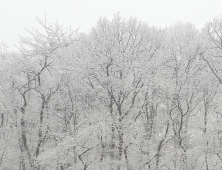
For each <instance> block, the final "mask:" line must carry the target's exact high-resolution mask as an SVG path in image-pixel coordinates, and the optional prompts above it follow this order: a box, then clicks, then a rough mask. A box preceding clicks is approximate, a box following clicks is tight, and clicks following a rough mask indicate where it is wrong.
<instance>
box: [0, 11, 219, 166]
mask: <svg viewBox="0 0 222 170" xmlns="http://www.w3.org/2000/svg"><path fill="white" fill-rule="evenodd" d="M38 22H39V24H41V26H42V28H44V31H42V32H39V31H38V30H33V31H29V33H30V36H29V37H27V38H25V37H21V39H20V40H21V41H20V42H21V46H20V48H19V49H20V52H18V53H11V52H7V51H4V48H1V51H0V52H1V56H0V57H1V58H0V60H1V62H0V79H1V80H0V82H1V83H0V168H1V169H5V170H6V169H7V170H9V169H13V170H14V169H19V170H48V169H49V170H51V169H57V170H65V169H76V170H80V169H83V170H95V169H102V170H106V169H107V170H145V169H147V170H154V169H157V170H167V169H172V170H178V169H180V170H190V169H195V170H199V169H205V170H209V169H221V168H222V150H221V147H222V133H221V132H222V129H221V125H222V108H221V105H220V103H221V102H222V101H221V100H222V98H221V92H222V89H221V83H222V72H221V71H222V70H221V63H220V62H221V61H222V59H221V57H222V55H221V54H222V19H221V18H215V19H214V20H213V21H212V22H209V23H207V24H206V25H205V27H204V28H203V29H202V31H198V30H197V29H196V28H195V27H194V26H193V25H192V24H190V23H187V24H183V23H176V24H174V25H173V26H171V27H169V28H165V29H160V28H156V27H150V26H149V25H148V24H146V23H143V22H138V21H137V20H136V19H134V18H130V19H124V18H121V17H120V16H119V15H114V17H113V20H111V21H110V20H108V19H106V18H101V19H99V21H98V23H97V24H96V26H95V27H93V28H92V29H91V31H90V33H88V34H84V33H79V32H77V31H73V30H71V29H66V28H63V27H62V26H61V25H58V24H49V23H45V22H42V21H40V20H38ZM2 47H3V46H2Z"/></svg>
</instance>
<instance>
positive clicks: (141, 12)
mask: <svg viewBox="0 0 222 170" xmlns="http://www.w3.org/2000/svg"><path fill="white" fill-rule="evenodd" d="M44 11H45V12H46V15H47V20H48V22H50V23H53V22H55V21H56V20H57V21H58V22H59V23H63V24H64V25H65V26H72V28H74V29H75V28H78V27H80V28H79V30H80V31H84V32H88V31H89V30H90V28H91V27H92V26H94V25H95V24H96V22H97V21H98V19H99V17H100V16H106V17H107V18H109V19H111V18H112V17H113V14H116V13H118V12H120V15H121V16H122V17H125V18H128V17H131V16H133V17H136V18H137V19H138V20H141V21H145V22H148V23H149V25H154V26H159V27H165V26H169V25H171V24H173V23H175V22H176V21H182V22H192V23H193V24H195V25H196V27H197V28H198V29H201V28H202V27H203V26H204V24H205V23H206V22H207V21H209V20H211V19H213V18H214V17H215V16H219V15H221V14H222V0H1V2H0V21H1V27H0V42H2V41H4V42H6V43H7V44H8V46H9V47H10V49H14V47H13V44H18V40H19V37H18V34H19V35H22V36H27V32H26V31H25V30H24V28H27V29H32V28H35V27H38V23H37V21H36V19H35V18H36V17H38V18H40V19H44V15H45V14H44Z"/></svg>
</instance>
